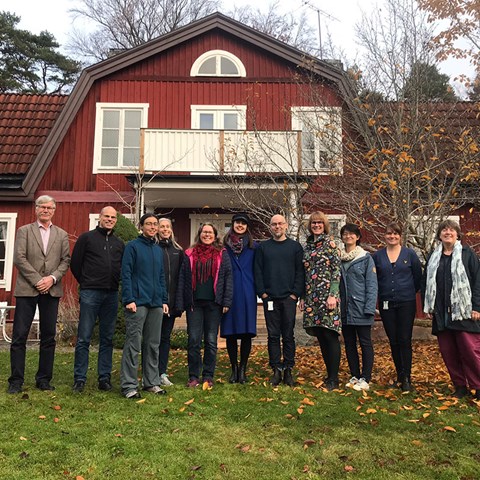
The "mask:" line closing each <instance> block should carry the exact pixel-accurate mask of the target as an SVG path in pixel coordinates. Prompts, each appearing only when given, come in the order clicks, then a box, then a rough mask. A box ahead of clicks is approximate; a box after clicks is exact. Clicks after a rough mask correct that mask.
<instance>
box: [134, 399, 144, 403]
mask: <svg viewBox="0 0 480 480" xmlns="http://www.w3.org/2000/svg"><path fill="white" fill-rule="evenodd" d="M145 400H147V399H146V398H141V399H140V400H137V401H136V402H135V403H145Z"/></svg>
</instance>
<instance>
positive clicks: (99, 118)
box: [93, 102, 149, 173]
mask: <svg viewBox="0 0 480 480" xmlns="http://www.w3.org/2000/svg"><path fill="white" fill-rule="evenodd" d="M96 108H97V110H96V115H95V140H94V149H93V173H104V172H113V173H124V172H125V170H129V171H131V170H132V169H134V168H135V167H132V166H123V165H121V166H119V165H118V164H117V165H116V166H111V167H106V166H102V164H101V159H102V134H103V113H104V112H105V111H106V110H119V111H121V112H122V111H126V110H142V116H141V125H140V128H147V126H148V108H149V104H148V103H103V102H98V103H97V105H96ZM119 147H120V149H121V148H122V147H123V130H121V131H120V139H119Z"/></svg>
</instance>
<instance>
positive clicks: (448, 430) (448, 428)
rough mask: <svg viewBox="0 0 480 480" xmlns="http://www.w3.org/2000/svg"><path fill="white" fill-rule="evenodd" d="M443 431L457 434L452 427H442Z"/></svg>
mask: <svg viewBox="0 0 480 480" xmlns="http://www.w3.org/2000/svg"><path fill="white" fill-rule="evenodd" d="M443 429H444V430H446V431H447V432H455V433H457V431H456V430H455V429H454V428H453V427H450V426H448V425H447V426H445V427H443Z"/></svg>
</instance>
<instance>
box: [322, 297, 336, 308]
mask: <svg viewBox="0 0 480 480" xmlns="http://www.w3.org/2000/svg"><path fill="white" fill-rule="evenodd" d="M325 303H326V304H327V309H328V310H334V309H335V308H336V307H337V303H338V300H337V299H336V298H335V297H334V296H333V295H329V296H328V298H327V301H326V302H325Z"/></svg>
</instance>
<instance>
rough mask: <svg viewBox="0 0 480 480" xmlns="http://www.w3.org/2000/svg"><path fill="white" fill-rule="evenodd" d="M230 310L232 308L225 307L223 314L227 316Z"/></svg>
mask: <svg viewBox="0 0 480 480" xmlns="http://www.w3.org/2000/svg"><path fill="white" fill-rule="evenodd" d="M229 310H230V307H223V310H222V312H223V313H224V314H225V313H227V312H228V311H229Z"/></svg>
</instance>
